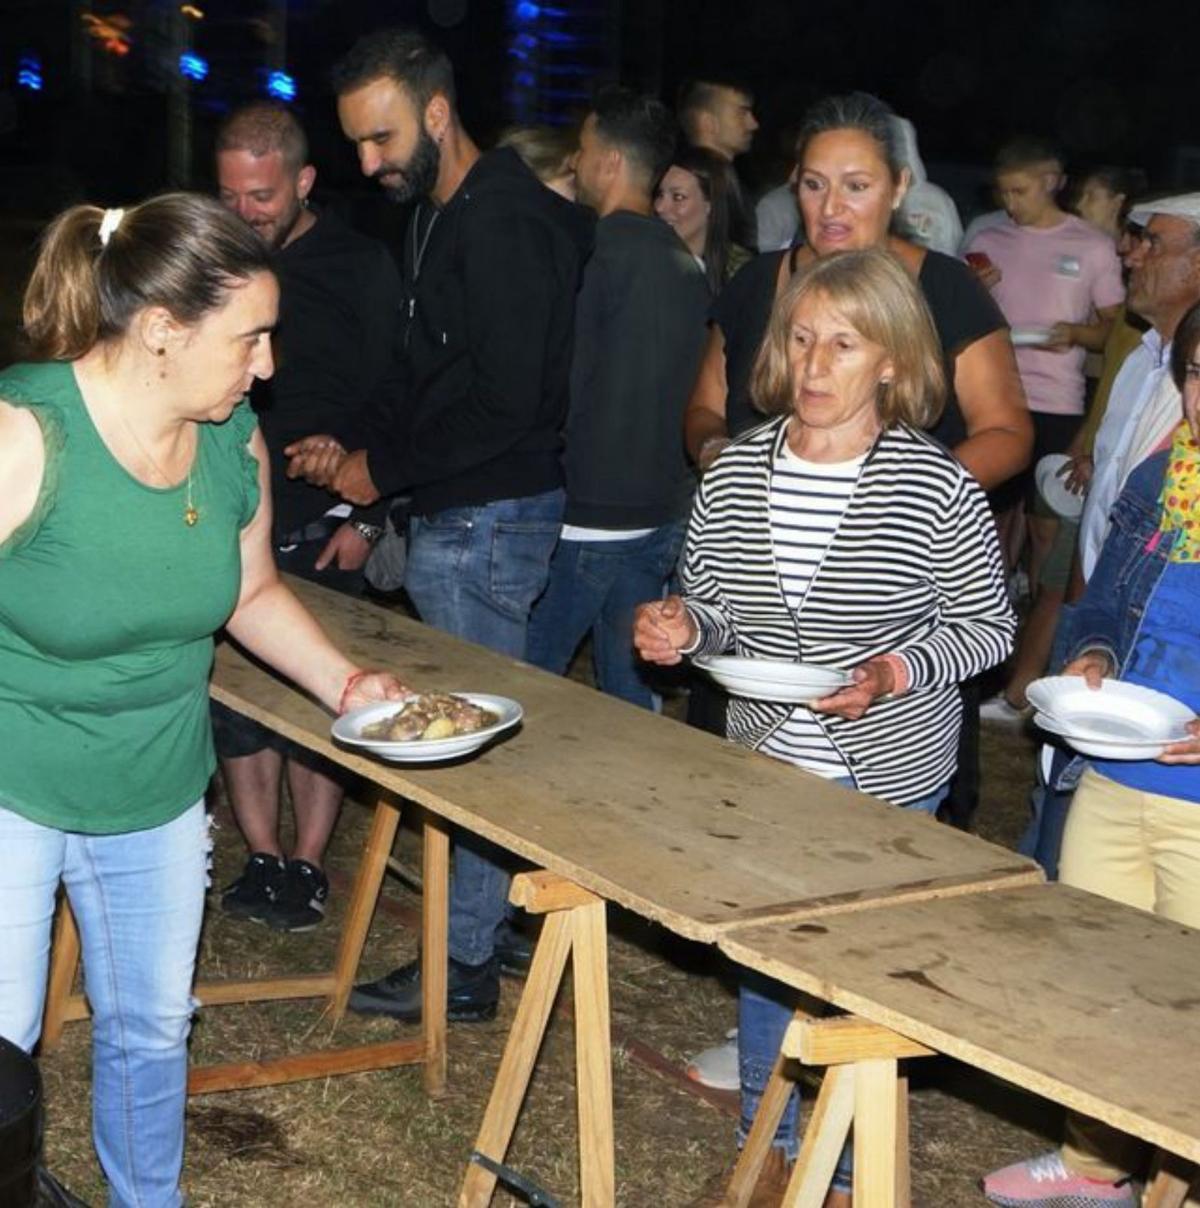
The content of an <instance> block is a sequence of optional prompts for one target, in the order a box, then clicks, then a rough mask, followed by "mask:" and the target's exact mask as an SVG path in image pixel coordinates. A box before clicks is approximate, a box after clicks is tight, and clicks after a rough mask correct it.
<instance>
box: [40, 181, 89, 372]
mask: <svg viewBox="0 0 1200 1208" xmlns="http://www.w3.org/2000/svg"><path fill="white" fill-rule="evenodd" d="M103 219H104V211H103V210H102V209H100V207H99V206H88V205H82V206H72V207H71V208H70V209H69V210H64V211H63V213H61V214H60V215H59V216H58V217H57V218H56V219H55V220H54V221H53V222H52V223H51V224H50V226H49V227H48V228H47V229H46V233H45V234H44V235H43V236H42V244H41V251H40V252H39V254H38V259H37V264H36V265H35V266H34V269H33V275H32V276H31V277H30V278H29V285H28V287H27V289H26V290H25V304H24V314H23V318H24V323H25V339H26V341H27V343H28V344H29V348H30V351H31V353H32V355H33V356H34V358H35V359H37V360H43V361H73V360H75V358H76V357H81V356H83V354H84V353H85V352H87V351H88V349H89V348H91V347H92V345H93V344H95V343H96V338H97V335H98V334H99V331H100V292H99V289H98V288H97V284H96V260H97V258H98V257H99V255H100V252H101V247H100V223H101V222H102V221H103Z"/></svg>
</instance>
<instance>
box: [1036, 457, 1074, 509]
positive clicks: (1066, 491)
mask: <svg viewBox="0 0 1200 1208" xmlns="http://www.w3.org/2000/svg"><path fill="white" fill-rule="evenodd" d="M1070 460H1071V458H1070V457H1068V456H1067V455H1066V454H1065V453H1047V454H1046V456H1045V457H1043V458H1042V459H1041V461H1039V462H1038V463H1037V469H1036V470H1034V472H1033V473H1034V478H1035V480H1036V481H1037V489H1038V490H1039V491H1040V492H1041V495H1042V498H1043V499H1044V500H1045V501H1046V502H1047V503H1048V504H1049V505H1050V506H1051V507H1052V508H1053V509H1054V510H1055V511H1056V512H1057V513H1058V514H1059V515H1060V516H1062V517H1063V518H1064V519H1065V520H1075V519H1077V518H1078V517H1079V516H1082V515H1083V495H1082V494H1079V495H1076V494H1075V492H1074V491H1072V490H1071V489H1070V488H1069V487H1068V486H1067V483H1066V479H1065V478H1064V477H1063V476H1062V475H1061V474H1059V470H1061V469H1062V467H1063V466H1065V465H1066V464H1067V462H1069V461H1070Z"/></svg>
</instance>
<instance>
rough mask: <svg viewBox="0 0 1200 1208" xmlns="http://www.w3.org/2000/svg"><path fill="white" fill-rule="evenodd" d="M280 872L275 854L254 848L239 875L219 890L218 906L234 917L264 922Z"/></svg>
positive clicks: (279, 882)
mask: <svg viewBox="0 0 1200 1208" xmlns="http://www.w3.org/2000/svg"><path fill="white" fill-rule="evenodd" d="M283 873H284V864H283V861H282V860H281V859H280V858H279V857H278V856H273V855H271V854H270V853H269V852H265V851H256V852H254V853H253V854H252V855H251V856H250V859H249V860H247V861H246V867H245V868H243V869H242V875H241V876H240V877H238V879H237V880H236V881H234V883H233V884H232V885H230V886H229V888H228V889H226V890H225V892H224V893H223V894H221V909H222V910H223V911H225V913H226V914H231V915H233V917H234V918H237V919H250V920H252V921H253V922H255V923H262V922H265V921H266V917H267V914H268V912H269V911H270V910H271V907H272V906H274V904H275V899H276V898H277V897H278V896H279V890H280V889H281V888H282V886H283Z"/></svg>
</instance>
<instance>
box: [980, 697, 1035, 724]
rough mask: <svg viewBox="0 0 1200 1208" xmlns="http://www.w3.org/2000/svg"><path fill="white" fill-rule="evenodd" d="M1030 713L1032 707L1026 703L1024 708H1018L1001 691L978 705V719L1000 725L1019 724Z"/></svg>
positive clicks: (1031, 712)
mask: <svg viewBox="0 0 1200 1208" xmlns="http://www.w3.org/2000/svg"><path fill="white" fill-rule="evenodd" d="M1032 714H1033V709H1032V708H1030V707H1029V706H1028V705H1026V706H1025V708H1024V709H1018V708H1017V707H1016V705H1013V704H1010V703H1009V700H1008V697H1006V696H1005V695H1004V693H1003V692H1001V693H999V694H998V695H996V696H993V697H990V698H989V699H988V700H985V701H984V702H983V703H982V704H981V705H980V706H979V720H980V721H990V722H995V723H996V724H998V725H1001V726H1014V727H1015V726H1020V725H1022V724H1023V723H1024V721H1025V719H1026V718H1027V717H1030V716H1031V715H1032Z"/></svg>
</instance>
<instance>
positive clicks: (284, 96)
mask: <svg viewBox="0 0 1200 1208" xmlns="http://www.w3.org/2000/svg"><path fill="white" fill-rule="evenodd" d="M267 95H268V96H273V97H274V98H275V99H276V100H277V101H294V100H295V99H296V81H295V78H294V77H292V76H290V75H288V73H287V72H286V71H273V72H271V74H270V75H268V76H267Z"/></svg>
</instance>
